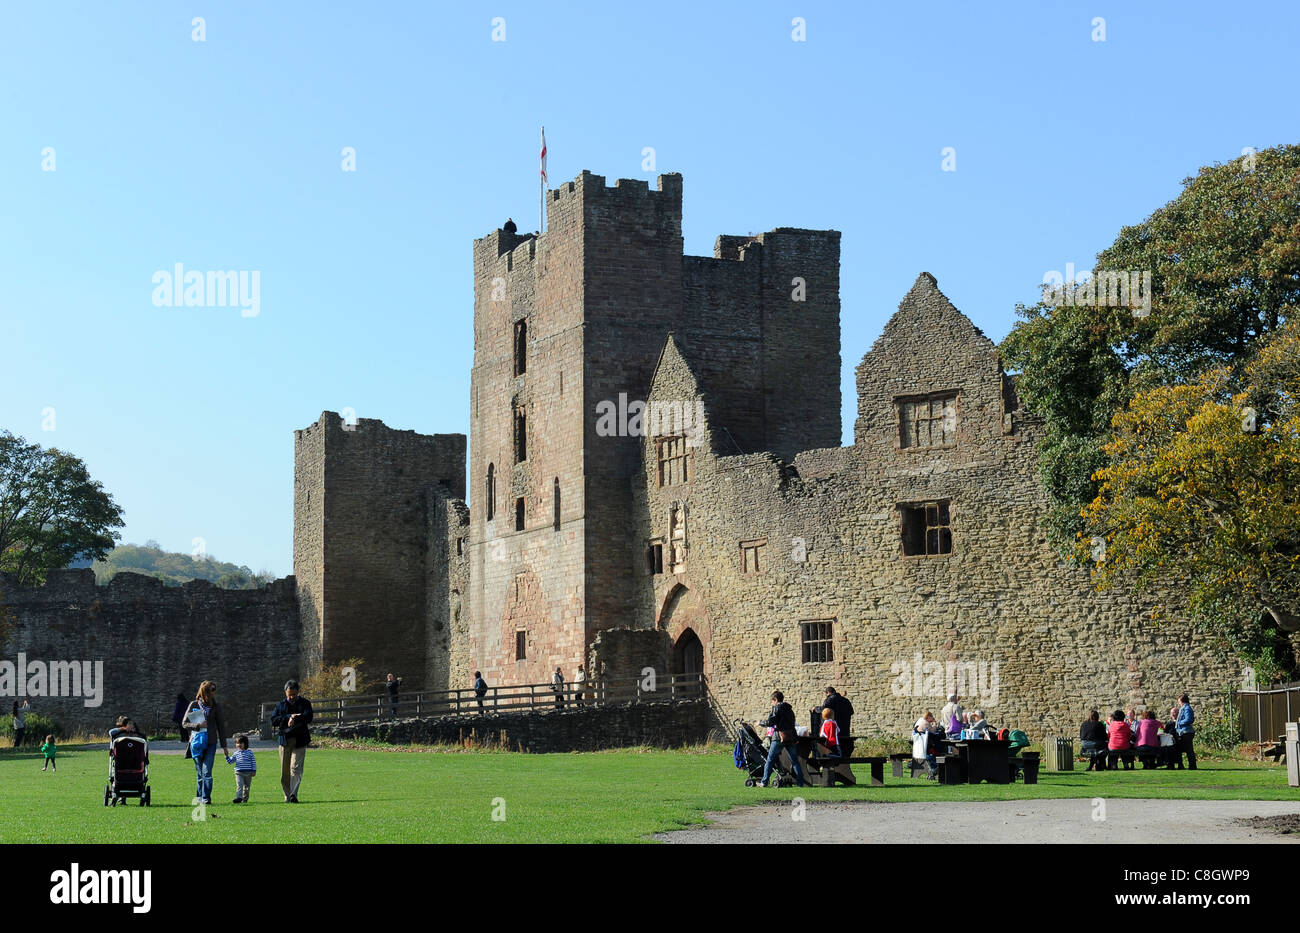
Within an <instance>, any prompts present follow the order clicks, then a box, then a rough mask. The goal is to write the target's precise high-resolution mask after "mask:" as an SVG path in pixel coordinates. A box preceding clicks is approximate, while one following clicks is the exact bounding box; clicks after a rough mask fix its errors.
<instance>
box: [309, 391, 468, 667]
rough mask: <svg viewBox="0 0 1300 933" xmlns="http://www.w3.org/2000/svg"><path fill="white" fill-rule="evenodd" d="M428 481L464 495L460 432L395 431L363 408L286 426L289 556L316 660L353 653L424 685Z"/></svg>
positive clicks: (334, 659) (431, 485)
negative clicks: (291, 500)
mask: <svg viewBox="0 0 1300 933" xmlns="http://www.w3.org/2000/svg"><path fill="white" fill-rule="evenodd" d="M431 488H441V489H442V490H443V491H444V495H446V496H449V497H456V498H463V497H464V493H465V436H464V435H463V434H436V435H423V434H417V433H416V432H414V431H398V430H394V429H392V428H389V427H387V426H385V425H384V424H383V422H381V421H377V420H374V419H369V418H362V419H360V420H358V421H357V422H356V424H355V425H346V424H344V423H343V420H342V419H341V418H340V417H339V416H338V415H337V414H335V413H333V412H325V413H323V414H322V415H321V417H320V420H319V421H318V422H317V423H316V424H314V425H312V426H311V427H309V428H306V429H304V430H302V431H298V432H295V505H298V504H299V503H301V504H302V505H303V507H304V514H303V516H302V517H303V525H304V530H303V531H302V532H301V533H299V532H298V531H297V530H295V541H294V544H295V555H294V566H295V568H297V567H299V566H302V567H303V569H304V572H305V576H304V584H303V590H304V597H303V599H302V605H303V607H304V611H305V612H306V613H308V615H307V617H306V618H304V620H303V628H304V629H305V630H306V631H308V632H312V631H316V630H319V631H320V632H321V633H322V634H321V638H320V653H319V658H320V661H321V663H323V664H327V665H328V664H334V663H338V662H339V661H342V660H344V659H347V658H352V657H361V658H364V659H365V661H366V662H367V669H368V670H369V671H370V672H371V673H372V674H374V675H377V676H380V677H382V676H383V675H384V674H386V673H388V672H389V671H391V672H393V673H395V674H397V675H398V676H400V677H402V678H403V679H404V681H406V683H407V686H408V688H414V687H420V686H423V683H419V681H422V680H423V678H424V677H425V675H426V668H427V633H426V627H427V625H428V624H429V620H428V607H427V605H426V599H427V598H428V593H427V583H426V579H425V577H426V567H427V564H426V561H427V558H428V550H429V528H428V516H427V514H426V510H427V506H428V502H427V498H426V496H427V493H428V490H429V489H431ZM310 500H315V504H312V503H311V501H310ZM317 508H319V510H320V511H319V513H317V511H316V509H317ZM318 514H319V519H318V518H317V516H318ZM295 524H297V522H296V523H295ZM318 528H319V531H317V529H318ZM317 535H319V537H317ZM299 545H301V546H302V548H303V550H302V552H301V554H300V553H299V552H298V547H299Z"/></svg>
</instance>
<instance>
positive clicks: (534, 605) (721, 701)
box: [0, 172, 1238, 737]
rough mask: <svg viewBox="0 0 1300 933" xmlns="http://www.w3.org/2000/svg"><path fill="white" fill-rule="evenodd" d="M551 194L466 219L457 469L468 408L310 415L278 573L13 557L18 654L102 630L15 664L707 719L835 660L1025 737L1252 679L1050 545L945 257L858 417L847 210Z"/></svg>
mask: <svg viewBox="0 0 1300 933" xmlns="http://www.w3.org/2000/svg"><path fill="white" fill-rule="evenodd" d="M546 203H547V221H548V223H547V229H546V232H545V233H543V234H540V235H518V234H515V233H510V232H506V231H505V230H497V231H495V232H493V233H490V234H489V235H488V236H486V237H484V238H483V239H480V240H477V241H476V242H475V243H474V366H473V373H472V379H471V394H470V400H469V403H470V418H471V429H470V438H469V447H468V473H467V470H466V438H465V437H464V435H459V434H438V435H433V436H427V435H420V434H416V433H415V432H413V431H398V430H393V429H390V428H388V427H386V426H385V425H384V424H383V423H382V422H381V421H377V420H373V419H362V420H360V421H356V422H355V423H345V422H344V421H343V420H342V419H341V418H340V417H339V416H338V415H335V414H330V413H326V414H324V415H322V416H321V418H320V419H319V420H318V421H317V423H316V424H314V425H311V426H310V427H307V428H305V429H303V430H300V431H297V432H295V440H294V455H295V468H294V531H293V535H294V537H293V541H294V576H293V577H289V578H286V579H284V580H279V581H276V582H275V583H273V584H270V585H268V586H266V587H263V588H262V589H261V590H259V591H222V590H218V589H216V588H215V587H212V586H211V585H210V584H206V583H201V582H199V581H195V582H193V583H190V584H186V585H185V586H183V587H175V588H174V587H164V586H163V585H162V583H161V582H160V581H157V580H153V579H150V578H145V577H141V576H139V575H136V574H129V573H124V574H119V575H118V576H117V577H115V578H114V579H113V580H112V581H111V582H110V584H109V585H108V586H106V587H97V586H96V585H95V583H94V575H93V572H92V571H90V570H65V571H57V572H54V573H52V574H51V575H50V577H49V579H48V581H47V583H46V585H45V586H43V587H19V586H16V585H15V584H14V581H12V580H11V579H8V578H5V577H3V576H0V590H2V591H3V593H4V599H5V602H6V604H7V605H8V606H9V607H10V608H12V609H13V610H14V616H15V620H16V629H15V635H14V637H13V639H12V642H13V645H12V650H13V651H14V652H16V654H17V657H18V662H16V664H15V670H16V669H17V667H19V666H22V665H23V664H24V663H26V662H25V659H27V658H35V659H41V660H40V661H39V662H37V667H36V668H34V670H36V671H37V672H39V671H41V670H45V669H46V667H47V665H46V662H47V661H48V662H50V666H49V668H48V669H49V670H55V671H58V672H59V673H60V690H62V688H63V687H66V686H68V684H67V683H66V681H67V680H68V677H70V676H71V674H72V673H73V663H72V662H76V670H77V671H85V670H96V671H97V670H98V668H96V667H94V666H93V662H97V661H100V660H102V661H103V676H102V678H98V680H97V684H96V686H95V691H94V696H93V698H92V697H90V696H87V695H83V694H86V693H87V690H86V689H85V685H81V687H80V690H79V691H78V690H73V689H68V690H63V691H62V692H63V695H54V694H56V693H57V692H58V691H56V690H54V689H52V685H51V684H50V683H47V682H45V681H46V677H45V675H44V674H41V675H40V680H36V679H32V680H26V679H24V678H23V677H21V676H20V677H19V680H22V681H23V686H24V688H30V690H29V695H31V696H34V697H40V699H39V700H38V708H39V709H41V710H43V711H46V712H49V713H51V714H53V715H55V716H56V718H59V719H60V721H62V722H63V723H64V724H65V726H69V727H79V728H87V729H102V728H103V727H104V726H105V723H106V722H107V721H111V719H112V718H113V716H115V715H117V714H119V713H129V714H132V715H133V716H134V717H135V718H136V719H137V720H138V721H140V722H142V723H145V724H146V725H147V727H148V731H153V728H152V725H153V724H154V723H157V724H160V725H161V726H163V727H165V725H166V723H167V719H168V717H169V716H170V711H171V708H172V703H173V700H174V698H175V694H176V692H178V691H192V690H193V689H194V687H195V686H197V684H198V682H199V681H200V680H204V679H211V680H215V681H217V682H218V683H219V684H222V685H223V687H222V689H223V694H222V695H223V697H224V700H225V702H226V703H227V704H228V709H229V710H230V713H229V714H228V718H230V719H232V720H235V721H237V722H238V723H239V725H240V727H242V726H243V725H248V724H251V723H252V722H253V721H254V718H255V716H256V711H257V705H258V704H259V703H261V702H265V701H268V700H274V699H276V698H277V697H278V695H279V691H280V685H281V684H282V683H283V681H284V679H286V678H287V677H289V676H294V675H299V674H302V673H304V672H306V671H309V670H312V669H318V668H319V667H320V666H321V665H323V664H334V663H338V662H341V661H344V660H346V659H349V658H354V657H359V658H364V659H366V661H367V662H368V665H369V668H370V670H371V672H373V673H376V674H380V675H382V674H383V673H387V672H388V671H393V672H394V673H397V674H398V675H400V676H402V677H404V679H405V680H406V686H407V688H408V689H410V688H415V687H420V686H423V687H425V688H427V689H433V690H436V689H445V688H448V687H468V686H469V685H470V678H471V675H472V672H473V671H474V670H476V669H477V670H482V671H483V673H484V674H485V675H486V677H487V678H488V680H489V681H490V682H492V683H494V684H520V683H541V682H546V681H547V680H549V678H550V675H551V672H552V671H554V669H555V668H556V667H557V666H558V667H560V668H561V669H562V670H563V671H564V673H565V675H566V676H567V677H572V676H573V673H574V672H575V670H576V668H577V666H578V665H579V664H585V665H587V669H588V670H589V671H590V672H591V673H592V675H593V676H601V675H603V676H606V677H611V678H622V677H628V678H631V677H633V676H635V675H638V674H640V673H641V672H642V671H643V670H644V669H645V668H647V667H650V668H653V669H654V670H655V671H656V672H662V673H703V674H704V675H706V676H707V678H708V684H709V688H710V696H711V700H712V703H713V709H714V713H715V715H717V716H719V717H724V718H732V717H744V718H753V717H754V716H755V714H757V713H759V712H761V711H763V710H764V709H765V707H766V706H767V697H768V695H769V694H770V693H771V691H772V690H773V689H774V688H780V689H782V690H784V691H785V693H786V696H787V697H788V698H789V699H790V700H791V701H792V702H793V703H794V704H795V706H796V707H797V708H803V709H807V708H808V707H809V706H811V705H813V704H814V703H816V702H818V701H820V699H821V697H822V693H823V690H824V688H825V687H826V686H827V685H835V686H836V687H838V688H839V689H840V690H841V692H843V693H845V694H846V695H847V696H849V697H850V698H851V699H852V700H853V702H854V704H855V705H856V707H857V710H858V716H857V718H855V720H854V732H855V733H856V734H859V735H863V734H867V733H870V732H872V731H881V732H887V733H891V734H897V733H898V732H899V731H900V730H902V729H906V728H907V726H908V724H910V723H911V722H913V721H914V720H915V719H916V717H917V716H918V715H919V713H920V712H921V711H923V710H925V709H927V708H929V709H937V708H938V707H939V706H941V705H942V703H943V697H944V695H945V694H946V693H948V692H950V691H953V690H956V692H958V693H959V694H961V695H962V697H963V698H965V699H966V700H967V705H968V706H979V705H982V706H984V707H986V711H987V714H988V717H989V719H990V720H991V721H992V722H994V723H995V724H998V725H1002V724H1012V725H1016V726H1019V727H1021V728H1024V729H1026V730H1027V731H1029V732H1030V734H1031V735H1034V736H1036V737H1037V736H1041V735H1043V734H1051V733H1055V734H1065V735H1072V734H1073V733H1074V730H1075V729H1077V723H1078V722H1079V720H1080V719H1081V718H1082V716H1083V715H1084V713H1085V712H1086V711H1087V710H1088V709H1089V708H1091V707H1092V706H1094V705H1096V706H1101V707H1102V708H1111V707H1114V706H1124V707H1128V706H1146V705H1150V706H1152V707H1154V708H1156V709H1158V710H1164V709H1167V708H1168V707H1169V705H1170V703H1171V701H1172V699H1173V697H1175V696H1176V695H1178V694H1180V693H1182V692H1184V691H1187V692H1188V693H1190V694H1191V695H1192V697H1193V698H1194V700H1196V701H1197V702H1202V701H1205V700H1210V699H1213V698H1215V697H1218V696H1221V695H1222V692H1223V691H1224V689H1225V688H1226V687H1228V686H1229V685H1231V684H1234V683H1236V682H1237V679H1238V670H1237V667H1236V665H1235V664H1234V662H1233V661H1232V660H1230V659H1225V658H1221V657H1219V656H1217V655H1216V654H1215V653H1214V652H1212V651H1211V650H1210V647H1209V645H1208V644H1207V642H1206V641H1205V639H1204V638H1202V637H1201V636H1199V635H1197V634H1196V633H1194V632H1193V631H1192V630H1191V627H1190V626H1189V625H1188V624H1187V623H1186V622H1185V621H1181V620H1178V619H1174V620H1172V621H1164V622H1161V623H1160V624H1156V623H1155V622H1154V621H1153V619H1152V615H1153V613H1152V610H1153V607H1154V605H1155V601H1156V600H1155V598H1154V597H1158V596H1159V594H1154V597H1140V596H1137V595H1135V594H1133V593H1130V592H1126V591H1124V590H1122V589H1114V590H1110V591H1107V592H1104V593H1097V592H1095V591H1094V590H1093V589H1092V586H1091V583H1090V580H1089V573H1088V570H1087V568H1083V567H1078V566H1075V565H1073V564H1070V563H1066V562H1063V561H1062V560H1061V559H1060V556H1059V555H1058V554H1057V552H1056V551H1055V550H1054V549H1053V548H1052V546H1051V545H1050V544H1049V543H1048V540H1047V535H1046V532H1045V530H1044V527H1043V516H1044V515H1045V514H1046V512H1047V508H1048V501H1047V498H1046V494H1045V493H1044V491H1043V489H1042V488H1041V486H1040V484H1039V481H1038V479H1037V474H1036V453H1035V446H1036V441H1037V440H1038V438H1039V437H1040V434H1041V431H1042V425H1041V424H1040V422H1039V421H1038V420H1037V419H1035V418H1034V417H1033V416H1031V415H1030V414H1028V413H1027V412H1025V411H1024V410H1023V409H1022V408H1021V407H1020V404H1019V402H1018V400H1017V398H1016V391H1015V382H1014V380H1013V379H1011V378H1009V377H1008V376H1007V375H1006V374H1005V373H1004V372H1003V371H1002V368H1001V365H1000V363H999V361H998V356H997V352H996V349H995V347H994V345H993V344H992V342H991V341H989V340H988V339H987V338H986V337H985V336H984V335H983V334H982V333H980V331H979V330H978V328H976V327H975V326H974V325H973V324H972V323H971V322H970V321H969V320H968V319H967V318H966V317H965V316H964V315H963V314H962V313H961V312H960V311H958V310H957V309H956V308H955V307H953V305H952V304H951V302H949V300H948V299H947V298H946V297H945V296H944V295H943V294H942V293H941V292H940V291H939V288H938V284H937V283H936V281H935V280H934V278H933V277H931V276H930V275H928V274H926V273H922V274H921V275H920V276H919V277H918V278H917V279H916V282H915V284H914V285H913V286H912V288H911V290H910V291H909V292H908V293H907V295H906V296H904V298H903V300H902V303H901V304H900V306H899V309H898V312H897V313H896V314H895V315H894V316H893V317H892V318H891V319H890V320H889V322H888V323H887V324H886V325H885V328H884V332H883V333H882V334H881V336H880V338H879V339H878V340H877V341H876V342H875V345H874V346H873V347H872V348H871V350H870V351H869V352H868V353H867V354H866V355H865V356H864V357H863V359H862V361H861V363H860V364H859V365H858V367H857V396H858V405H857V411H858V414H857V420H856V424H855V429H854V443H853V444H852V445H851V446H848V447H841V446H839V443H840V437H841V433H840V389H839V372H840V356H839V351H840V327H839V321H840V299H839V260H840V256H839V234H838V233H836V232H835V231H819V230H801V229H792V228H778V229H776V230H773V231H771V232H768V233H764V234H760V235H758V236H720V237H718V239H717V242H716V244H715V246H714V255H713V256H712V257H699V256H685V255H683V254H682V233H681V218H682V181H681V177H680V176H678V175H662V176H660V177H659V180H658V185H657V188H656V189H654V190H652V189H650V188H649V186H648V185H647V184H646V182H644V181H629V180H626V179H623V180H620V181H618V183H617V184H616V185H614V186H613V187H608V186H606V184H605V179H603V178H602V177H600V176H597V175H592V174H590V173H587V172H584V173H583V174H582V175H580V176H579V177H578V178H577V179H575V180H574V181H572V182H569V183H566V184H564V185H562V186H561V187H560V188H558V189H555V190H552V191H550V192H548V197H547V202H546ZM467 482H469V483H473V484H474V485H473V487H472V489H473V495H472V507H469V506H467V504H466V502H467V496H466V489H467V487H466V484H467ZM214 643H215V644H220V645H221V646H223V647H222V648H221V650H213V648H212V645H213V644H214ZM87 662H91V663H92V667H91V668H86V667H85V664H86V663H87ZM73 686H76V685H75V684H74V685H73ZM38 688H39V690H40V692H39V693H38V692H32V691H36V690H37V689H38ZM13 692H14V691H13V690H11V689H8V688H6V686H5V684H4V682H3V677H2V676H0V695H2V696H5V697H8V696H10V695H12V694H13Z"/></svg>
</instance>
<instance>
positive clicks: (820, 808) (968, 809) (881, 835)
mask: <svg viewBox="0 0 1300 933" xmlns="http://www.w3.org/2000/svg"><path fill="white" fill-rule="evenodd" d="M1094 813H1096V814H1097V815H1102V813H1101V811H1100V808H1094V805H1093V801H1092V800H1091V799H1086V798H1085V799H1080V800H1023V801H1015V800H1009V801H988V802H983V803H965V802H962V803H873V802H861V801H859V802H852V803H848V802H846V803H809V804H807V806H806V808H805V809H804V811H803V814H802V816H803V819H802V820H799V819H796V818H795V817H796V816H798V815H799V814H798V813H797V810H796V807H795V805H794V804H776V805H766V806H758V807H738V808H736V809H734V810H730V811H728V812H726V813H710V814H708V816H709V818H710V819H711V820H713V821H714V822H713V824H712V825H710V826H706V827H700V828H697V829H685V830H681V831H679V832H672V833H660V834H659V835H657V836H655V837H654V838H655V839H657V840H660V841H662V842H670V843H714V844H717V843H756V842H779V843H792V842H882V843H899V842H921V843H935V842H947V843H952V842H957V843H962V842H1024V843H1045V842H1119V843H1137V844H1149V843H1166V844H1168V843H1182V842H1215V843H1233V842H1277V843H1288V842H1300V838H1297V836H1296V835H1295V834H1292V835H1279V834H1277V833H1273V832H1270V831H1268V830H1265V829H1261V828H1258V827H1254V826H1244V825H1242V824H1240V823H1237V822H1235V821H1236V820H1238V819H1243V818H1248V817H1254V816H1278V815H1281V814H1295V813H1300V800H1296V801H1280V800H1122V799H1116V800H1105V801H1104V817H1105V818H1104V819H1094Z"/></svg>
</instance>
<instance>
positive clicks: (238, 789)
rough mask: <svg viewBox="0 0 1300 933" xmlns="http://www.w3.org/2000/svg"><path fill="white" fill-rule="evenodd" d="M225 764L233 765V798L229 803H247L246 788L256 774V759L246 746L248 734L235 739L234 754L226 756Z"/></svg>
mask: <svg viewBox="0 0 1300 933" xmlns="http://www.w3.org/2000/svg"><path fill="white" fill-rule="evenodd" d="M226 764H228V765H234V766H235V799H234V800H232V801H231V803H248V789H249V787H250V786H251V785H252V783H253V775H255V774H257V759H256V758H254V757H253V752H252V750H251V749H250V748H249V747H248V736H246V735H241V736H240V737H239V738H237V739H235V754H234V755H229V756H227V757H226Z"/></svg>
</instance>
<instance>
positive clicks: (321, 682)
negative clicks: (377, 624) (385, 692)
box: [299, 658, 382, 700]
mask: <svg viewBox="0 0 1300 933" xmlns="http://www.w3.org/2000/svg"><path fill="white" fill-rule="evenodd" d="M365 664H366V661H365V659H364V658H348V659H347V660H346V661H340V662H339V663H338V664H332V665H330V666H329V667H323V668H321V669H320V670H319V671H317V672H316V673H315V674H312V675H311V676H309V677H305V678H303V680H302V681H301V683H300V684H299V687H300V691H299V692H300V693H301V694H302V695H303V696H305V697H306V698H307V699H309V700H333V699H337V698H339V697H354V696H364V695H366V694H370V693H379V692H380V691H381V690H382V687H381V681H380V680H379V679H378V678H377V677H372V676H371V675H370V674H368V673H367V672H366V670H365ZM349 672H350V673H349ZM345 685H350V686H352V687H353V689H351V690H345V689H344V687H345Z"/></svg>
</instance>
